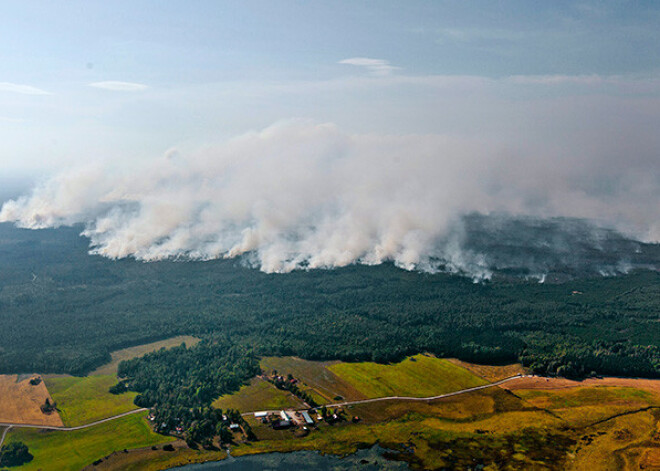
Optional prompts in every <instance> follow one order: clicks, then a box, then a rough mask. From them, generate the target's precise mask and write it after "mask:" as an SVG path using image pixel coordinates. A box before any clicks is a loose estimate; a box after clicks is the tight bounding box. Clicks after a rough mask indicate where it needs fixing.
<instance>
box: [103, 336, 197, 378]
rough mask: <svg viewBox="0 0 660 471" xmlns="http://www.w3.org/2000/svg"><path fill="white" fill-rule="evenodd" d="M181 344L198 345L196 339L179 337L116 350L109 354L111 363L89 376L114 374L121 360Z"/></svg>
mask: <svg viewBox="0 0 660 471" xmlns="http://www.w3.org/2000/svg"><path fill="white" fill-rule="evenodd" d="M182 343H185V344H186V346H188V347H191V346H193V345H195V344H197V343H199V339H198V338H196V337H191V336H190V335H180V336H178V337H172V338H170V339H165V340H159V341H158V342H152V343H146V344H144V345H137V346H135V347H129V348H124V349H122V350H117V351H115V352H112V353H110V356H111V357H112V361H111V362H110V363H107V364H105V365H103V366H100V367H99V368H97V369H96V370H94V371H92V372H91V373H90V376H93V375H111V374H116V373H117V367H118V366H119V363H120V362H122V361H123V360H130V359H131V358H137V357H141V356H142V355H145V354H147V353H150V352H154V351H156V350H160V349H161V348H172V347H178V346H179V345H181V344H182Z"/></svg>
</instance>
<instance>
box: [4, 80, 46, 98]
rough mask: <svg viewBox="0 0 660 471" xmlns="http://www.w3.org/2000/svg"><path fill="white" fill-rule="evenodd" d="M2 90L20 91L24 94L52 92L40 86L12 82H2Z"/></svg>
mask: <svg viewBox="0 0 660 471" xmlns="http://www.w3.org/2000/svg"><path fill="white" fill-rule="evenodd" d="M0 92H10V93H20V94H22V95H50V93H48V92H47V91H45V90H42V89H40V88H37V87H32V86H30V85H23V84H20V83H11V82H0Z"/></svg>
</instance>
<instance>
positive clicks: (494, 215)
mask: <svg viewBox="0 0 660 471" xmlns="http://www.w3.org/2000/svg"><path fill="white" fill-rule="evenodd" d="M577 152H580V153H576V154H575V155H559V156H556V155H547V154H546V153H545V152H544V151H543V149H541V148H538V149H533V150H531V151H529V149H528V152H524V153H523V152H520V151H516V150H514V149H512V148H507V147H504V146H501V145H499V144H495V143H492V142H485V141H480V140H474V139H471V140H470V139H460V138H456V137H447V136H443V135H403V136H392V135H375V134H368V135H355V134H347V133H345V132H343V131H342V130H340V129H338V128H337V127H336V126H334V125H332V124H317V123H311V122H307V121H287V122H281V123H277V124H275V125H273V126H271V127H268V128H266V129H264V130H263V131H261V132H254V133H249V134H245V135H242V136H239V137H237V138H235V139H232V140H230V141H228V142H226V143H224V144H223V145H220V146H216V147H213V148H207V149H205V150H203V151H199V152H197V153H195V154H193V155H182V154H181V153H179V152H178V151H176V150H172V151H170V152H168V153H167V154H166V155H165V156H162V157H158V158H156V159H153V160H150V161H141V162H136V163H132V164H121V165H119V164H112V163H110V162H108V163H106V164H98V163H96V164H92V165H89V166H78V167H75V168H72V169H68V170H66V171H64V172H62V173H60V174H58V175H55V176H53V177H52V178H50V179H48V180H46V181H44V182H43V183H42V184H40V185H38V186H37V187H36V188H34V190H33V191H32V193H31V194H29V195H26V196H23V197H21V198H18V199H15V200H12V201H8V202H6V203H5V204H4V205H3V207H2V210H1V211H0V221H5V222H6V221H11V222H15V223H16V224H18V225H19V226H21V227H27V228H33V229H37V228H45V227H56V226H60V225H72V224H76V223H84V224H85V226H86V229H85V231H84V232H83V234H84V235H85V236H88V237H89V238H90V240H91V251H92V252H93V253H97V254H101V255H104V256H107V257H111V258H122V257H135V258H136V259H139V260H146V261H150V260H159V259H165V258H184V259H186V258H193V259H213V258H221V257H237V256H241V255H244V256H246V259H248V260H250V261H251V262H252V263H254V264H255V265H256V266H258V267H259V268H260V269H261V270H264V271H266V272H287V271H290V270H293V269H298V268H330V267H337V266H345V265H347V264H352V263H364V264H377V263H381V262H383V261H393V262H395V263H396V264H397V265H399V266H401V267H404V268H407V269H422V270H430V271H435V270H447V271H461V272H466V273H469V274H471V275H473V276H476V277H487V276H489V274H490V272H491V271H492V269H494V268H497V269H516V270H522V271H523V272H527V273H529V274H540V273H543V272H545V271H548V270H553V269H557V268H561V267H565V266H576V267H577V266H579V265H580V264H581V263H594V264H595V265H594V266H596V265H597V266H598V267H597V268H595V269H597V270H599V271H603V270H605V271H606V272H616V271H625V270H627V269H628V268H630V267H631V266H636V265H640V264H641V265H643V264H644V263H646V264H649V263H650V264H651V265H652V264H653V263H655V262H649V261H648V260H646V261H645V260H644V254H645V253H646V252H648V250H647V249H648V248H649V247H651V248H652V249H653V250H655V249H654V247H655V246H647V245H644V244H641V243H635V242H632V241H630V240H627V239H626V238H625V237H623V236H621V235H619V233H617V232H613V231H609V230H604V229H597V227H598V226H600V227H609V228H613V229H616V230H618V231H620V232H621V233H624V234H626V237H629V238H633V239H638V240H642V241H646V242H657V241H658V240H659V238H660V205H658V202H659V201H660V182H659V180H658V178H659V177H658V176H657V174H656V173H654V172H652V171H651V172H649V171H648V164H649V162H648V161H645V159H644V158H629V159H618V160H617V159H614V158H613V157H612V155H610V154H607V153H604V154H600V153H599V152H597V151H593V152H583V150H578V151H577ZM523 154H524V155H523ZM479 214H483V215H490V216H489V217H483V216H479ZM553 218H554V219H553ZM543 221H545V222H543ZM586 221H590V222H586ZM504 246H506V247H508V252H507V251H502V247H504ZM516 247H520V248H521V249H522V250H520V251H516ZM527 249H529V250H527ZM653 250H652V251H653ZM514 252H515V253H516V254H517V256H515V257H509V258H508V259H507V260H504V255H503V254H508V255H512V254H514ZM599 253H600V254H601V255H602V256H595V255H594V254H599ZM640 254H641V255H640ZM508 255H507V257H508Z"/></svg>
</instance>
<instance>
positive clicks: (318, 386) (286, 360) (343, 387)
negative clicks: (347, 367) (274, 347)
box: [261, 357, 366, 404]
mask: <svg viewBox="0 0 660 471" xmlns="http://www.w3.org/2000/svg"><path fill="white" fill-rule="evenodd" d="M338 363H339V362H337V361H332V362H328V361H309V360H303V359H301V358H297V357H265V358H262V359H261V368H262V369H263V370H264V371H266V372H268V373H270V372H271V371H273V370H277V372H278V373H279V374H282V375H284V376H286V375H287V374H292V375H293V376H294V377H295V378H297V379H298V380H300V381H302V382H303V383H304V385H303V390H306V391H307V392H308V393H310V394H312V397H313V398H314V400H315V401H316V402H317V403H319V404H329V403H331V402H337V401H336V400H335V397H337V396H341V397H343V398H344V399H346V400H348V401H354V400H359V399H366V397H365V396H364V395H363V394H361V393H360V392H359V391H358V390H357V389H355V388H354V387H353V386H352V385H351V384H349V383H347V382H346V381H343V380H342V379H341V378H340V377H339V376H337V375H336V374H335V373H333V372H332V371H331V370H330V367H331V366H332V365H335V364H338Z"/></svg>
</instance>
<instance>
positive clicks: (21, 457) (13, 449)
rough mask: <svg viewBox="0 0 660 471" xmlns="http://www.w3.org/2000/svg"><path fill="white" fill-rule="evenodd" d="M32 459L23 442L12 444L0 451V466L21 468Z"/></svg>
mask: <svg viewBox="0 0 660 471" xmlns="http://www.w3.org/2000/svg"><path fill="white" fill-rule="evenodd" d="M32 458H33V456H32V455H31V454H30V452H29V450H28V447H27V445H25V444H24V443H22V442H12V443H9V444H7V445H5V446H3V447H2V449H0V466H20V465H22V464H25V463H28V462H30V461H32Z"/></svg>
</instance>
